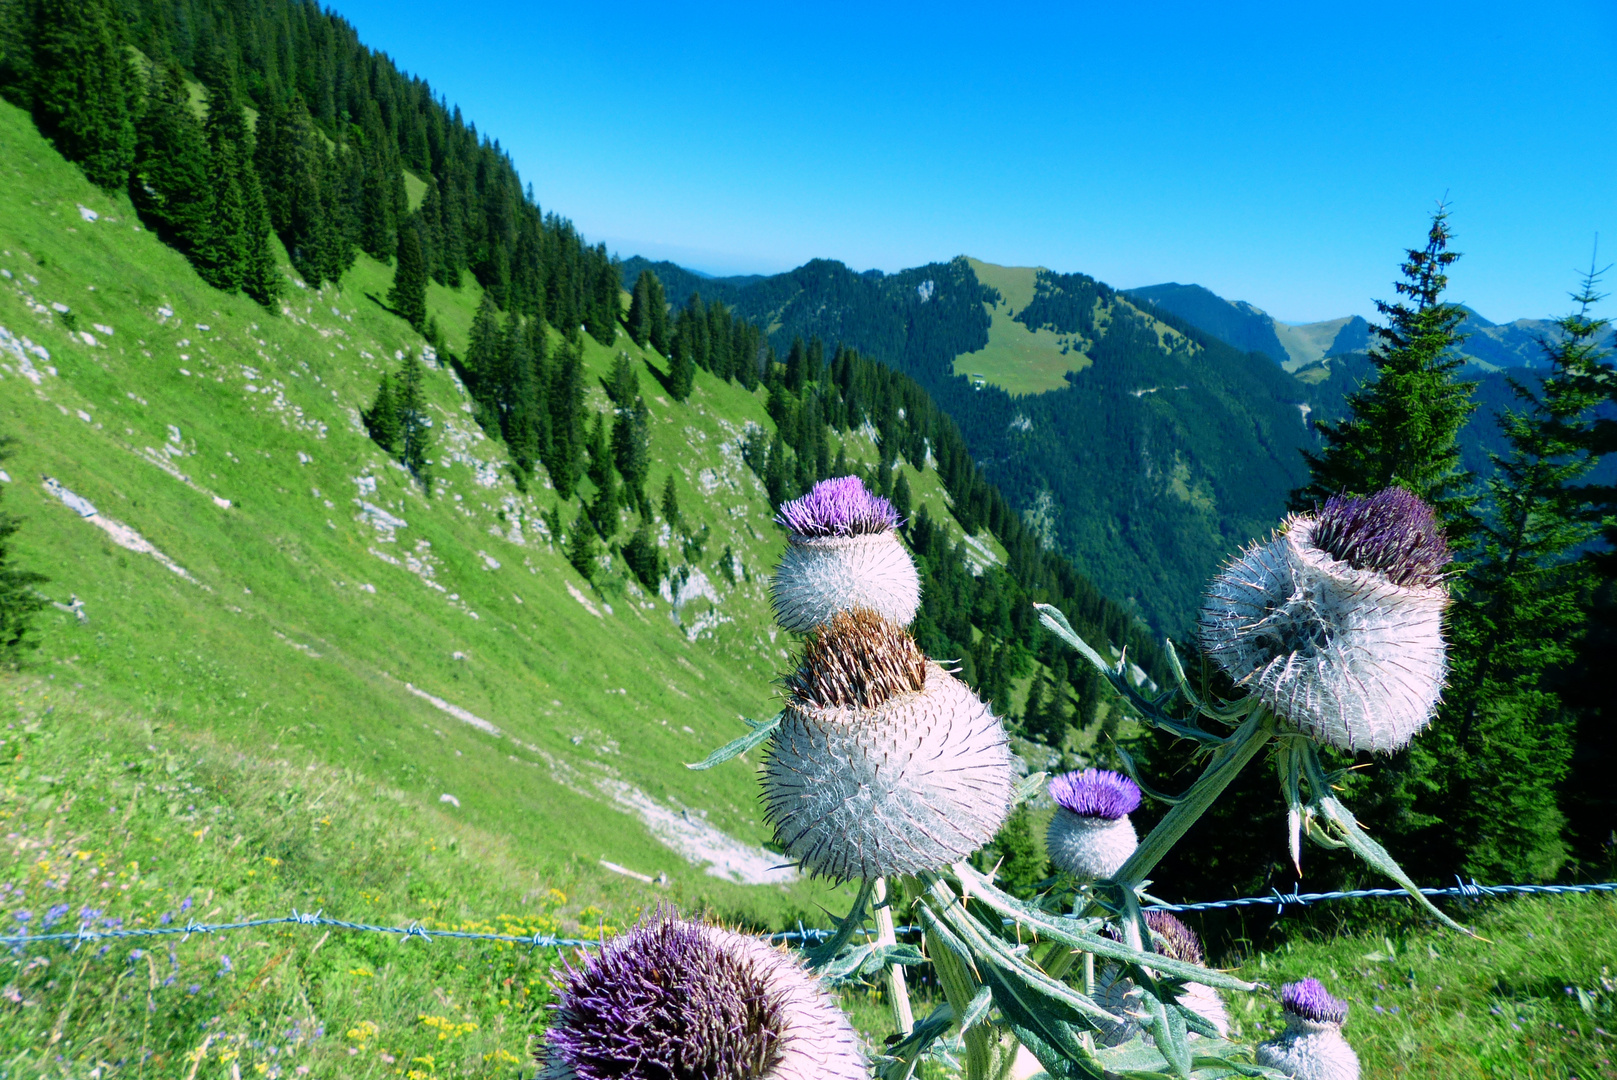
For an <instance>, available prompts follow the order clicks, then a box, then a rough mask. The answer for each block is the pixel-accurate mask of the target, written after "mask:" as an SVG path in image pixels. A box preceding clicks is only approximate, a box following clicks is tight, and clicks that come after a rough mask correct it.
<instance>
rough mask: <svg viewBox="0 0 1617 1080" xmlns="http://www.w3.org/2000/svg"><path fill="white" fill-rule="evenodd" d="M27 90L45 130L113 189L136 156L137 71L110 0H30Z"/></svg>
mask: <svg viewBox="0 0 1617 1080" xmlns="http://www.w3.org/2000/svg"><path fill="white" fill-rule="evenodd" d="M29 15H30V18H29V20H28V22H29V25H30V31H29V39H30V42H31V44H32V46H33V48H32V56H31V57H30V60H29V68H30V70H29V72H28V76H29V78H28V83H29V85H28V98H29V104H30V106H31V108H32V111H33V115H34V122H35V123H36V124H38V125H39V130H40V131H41V132H42V133H43V134H44V135H45V136H46V137H47V138H49V139H50V140H51V141H52V142H53V143H55V144H56V149H57V150H58V151H59V152H60V153H61V155H62V156H63V157H65V158H67V159H68V160H69V161H72V162H76V163H77V164H78V166H79V167H80V168H81V169H83V170H84V175H85V176H86V177H87V178H89V180H90V182H91V183H93V184H97V185H99V186H100V187H104V188H106V189H108V190H109V191H116V190H118V189H120V188H122V187H123V186H124V185H125V183H127V182H128V179H129V170H130V167H131V166H132V165H133V164H134V160H135V117H134V98H135V88H136V85H137V84H136V77H135V72H134V69H133V68H132V67H130V64H129V57H128V54H127V53H126V52H125V50H124V41H123V35H122V33H121V32H120V22H119V18H118V15H117V13H116V12H115V11H114V10H113V8H112V7H111V6H110V5H108V4H107V3H106V2H105V0H29Z"/></svg>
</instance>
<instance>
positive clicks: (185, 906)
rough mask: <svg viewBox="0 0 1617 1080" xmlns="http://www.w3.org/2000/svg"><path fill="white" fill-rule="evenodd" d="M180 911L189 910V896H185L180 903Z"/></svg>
mask: <svg viewBox="0 0 1617 1080" xmlns="http://www.w3.org/2000/svg"><path fill="white" fill-rule="evenodd" d="M180 910H181V911H190V910H191V898H190V897H189V896H187V897H186V898H185V899H184V900H181V901H180Z"/></svg>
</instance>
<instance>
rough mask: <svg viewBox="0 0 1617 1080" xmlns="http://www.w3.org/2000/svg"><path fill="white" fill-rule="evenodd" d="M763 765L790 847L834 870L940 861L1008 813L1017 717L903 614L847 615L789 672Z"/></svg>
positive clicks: (797, 855)
mask: <svg viewBox="0 0 1617 1080" xmlns="http://www.w3.org/2000/svg"><path fill="white" fill-rule="evenodd" d="M785 681H786V689H787V700H786V708H785V710H784V713H783V715H782V717H781V724H780V727H779V728H778V729H777V730H776V732H775V734H774V735H773V736H772V738H771V740H770V744H769V751H768V758H767V760H766V762H765V765H764V777H763V781H764V803H765V816H766V817H767V818H768V820H769V823H770V824H771V825H772V826H773V827H774V830H775V837H776V840H777V842H778V843H779V844H780V845H781V847H782V849H783V850H784V851H785V852H786V854H787V855H788V856H789V857H790V858H791V859H793V860H794V861H795V862H797V863H798V864H800V865H801V866H803V867H805V868H806V869H808V870H809V871H810V872H811V873H813V874H817V875H821V876H824V877H828V878H832V879H835V880H841V881H846V880H851V879H854V878H874V877H882V876H887V875H892V874H914V873H919V872H920V871H923V870H936V869H939V868H940V867H943V866H947V865H948V864H949V863H951V862H954V861H955V860H957V859H959V858H961V857H963V856H965V855H967V854H969V853H970V852H973V851H975V850H977V849H978V848H979V847H981V846H982V845H983V844H985V843H987V842H988V841H989V840H990V839H991V838H992V837H993V836H994V834H995V833H996V832H998V831H999V827H1000V826H1001V825H1002V824H1004V822H1005V819H1006V817H1007V816H1009V814H1010V809H1011V787H1012V780H1013V774H1012V769H1011V754H1010V750H1009V748H1008V740H1007V738H1006V735H1005V728H1004V725H1002V724H1001V723H1000V721H999V718H998V717H996V716H995V715H994V714H993V711H992V710H990V709H989V707H988V706H987V705H985V704H983V703H982V701H981V700H979V699H978V697H977V695H976V694H974V693H972V691H971V689H970V688H969V687H968V686H966V684H965V683H963V682H961V681H960V680H959V679H957V678H955V677H954V676H953V675H950V674H949V673H948V672H947V671H945V670H943V668H941V667H939V666H938V665H937V664H935V663H933V662H932V661H930V660H928V659H927V658H926V657H925V656H924V655H922V653H921V650H920V649H919V648H918V647H917V646H916V644H915V640H914V639H913V638H911V637H910V635H909V634H908V633H906V632H905V631H904V629H903V627H901V626H899V625H898V624H897V623H895V622H893V621H891V620H889V619H885V618H883V617H882V616H880V615H878V614H876V613H875V612H873V611H868V610H864V609H857V610H854V611H851V612H843V613H840V614H837V615H835V616H833V617H832V618H831V621H830V622H829V624H827V625H825V626H822V627H821V628H820V630H819V632H818V633H817V634H816V635H815V636H814V637H813V638H811V639H810V640H809V641H808V642H807V643H806V645H805V647H804V650H803V658H802V662H801V663H800V664H799V665H798V668H797V670H796V671H795V672H793V673H792V674H791V675H789V676H787V678H786V680H785Z"/></svg>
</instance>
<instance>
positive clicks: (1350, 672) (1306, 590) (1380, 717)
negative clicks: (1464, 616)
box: [1200, 490, 1449, 753]
mask: <svg viewBox="0 0 1617 1080" xmlns="http://www.w3.org/2000/svg"><path fill="white" fill-rule="evenodd" d="M1448 559H1449V555H1448V546H1447V542H1446V541H1445V539H1444V537H1443V533H1442V530H1441V529H1439V528H1438V527H1437V525H1436V519H1435V517H1434V515H1433V513H1432V510H1431V508H1430V507H1428V506H1427V505H1426V504H1425V503H1423V502H1422V501H1421V500H1420V499H1418V498H1417V497H1415V496H1414V495H1411V494H1409V493H1408V492H1405V491H1401V490H1388V491H1383V492H1380V493H1378V494H1376V495H1373V496H1370V497H1368V498H1362V499H1359V498H1351V499H1350V498H1333V499H1331V500H1329V501H1328V502H1327V503H1326V505H1325V506H1324V507H1323V508H1321V509H1320V511H1319V513H1318V514H1317V515H1298V516H1293V517H1291V518H1288V519H1287V520H1286V522H1285V524H1284V525H1283V526H1282V527H1281V529H1280V531H1278V532H1277V533H1276V534H1275V535H1274V536H1273V537H1272V538H1270V539H1269V540H1268V541H1267V542H1265V543H1261V544H1254V545H1253V546H1251V547H1249V548H1247V549H1246V550H1245V551H1243V552H1242V553H1241V555H1240V556H1239V557H1238V558H1237V559H1236V560H1235V561H1234V562H1232V563H1231V564H1230V565H1229V566H1228V567H1226V568H1225V569H1224V571H1223V572H1222V573H1220V574H1219V575H1218V576H1217V577H1216V578H1214V580H1213V583H1212V585H1211V586H1210V587H1209V589H1208V593H1207V598H1206V600H1205V602H1204V603H1203V605H1202V610H1201V615H1200V630H1201V638H1202V645H1203V647H1204V648H1205V650H1206V651H1207V654H1208V655H1209V656H1210V657H1212V659H1213V660H1214V661H1215V662H1216V663H1217V664H1218V665H1219V666H1220V667H1221V668H1223V669H1224V671H1226V672H1227V673H1228V674H1229V676H1230V677H1231V678H1232V679H1234V680H1235V682H1236V684H1237V685H1239V686H1243V687H1246V688H1248V689H1249V690H1250V691H1251V692H1252V693H1254V694H1256V695H1257V697H1258V699H1259V700H1260V701H1262V702H1263V703H1264V704H1265V705H1267V706H1268V707H1269V708H1271V709H1272V710H1273V711H1274V712H1275V713H1276V714H1277V715H1278V716H1280V717H1281V718H1283V719H1285V720H1287V721H1289V722H1290V723H1291V724H1292V725H1293V726H1294V727H1296V728H1297V729H1298V730H1299V731H1301V732H1302V733H1303V734H1305V735H1307V736H1309V737H1310V738H1313V739H1315V740H1316V741H1318V742H1322V743H1327V744H1329V745H1331V746H1335V747H1338V748H1340V749H1343V750H1370V751H1376V752H1382V753H1390V752H1391V751H1393V750H1397V749H1399V748H1400V747H1402V746H1404V745H1405V744H1407V743H1408V742H1409V740H1410V739H1411V738H1413V737H1414V735H1415V733H1416V732H1417V731H1419V730H1420V729H1421V728H1423V727H1424V726H1426V724H1427V723H1428V722H1430V720H1431V718H1432V713H1433V712H1434V711H1435V709H1436V707H1437V702H1438V697H1439V695H1440V694H1441V691H1442V687H1443V680H1444V677H1445V675H1446V673H1447V655H1446V646H1445V644H1444V641H1443V612H1444V610H1445V608H1446V607H1447V604H1448V596H1447V593H1446V592H1445V591H1444V587H1443V576H1442V571H1443V567H1444V566H1445V565H1446V564H1447V562H1448Z"/></svg>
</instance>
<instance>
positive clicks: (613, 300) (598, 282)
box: [585, 244, 623, 345]
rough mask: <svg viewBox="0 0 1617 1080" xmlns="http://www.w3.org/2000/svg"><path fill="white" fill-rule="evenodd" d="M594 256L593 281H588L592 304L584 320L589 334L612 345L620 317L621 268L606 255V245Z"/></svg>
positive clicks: (621, 296) (603, 343)
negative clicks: (596, 259)
mask: <svg viewBox="0 0 1617 1080" xmlns="http://www.w3.org/2000/svg"><path fill="white" fill-rule="evenodd" d="M597 255H598V256H599V264H598V265H597V266H596V269H595V280H594V281H592V282H590V292H591V297H590V299H591V301H592V303H591V304H590V306H589V314H588V316H587V318H586V319H585V321H586V322H587V323H588V324H589V331H590V336H591V337H593V338H594V339H595V340H596V341H599V342H600V343H601V344H602V345H611V344H612V342H613V341H615V340H617V336H618V320H619V319H620V318H621V317H622V316H623V270H622V269H621V267H620V266H619V263H618V261H617V260H616V259H608V258H607V257H606V245H604V244H602V245H600V247H599V249H598V250H597Z"/></svg>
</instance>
